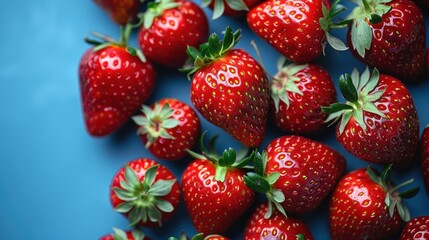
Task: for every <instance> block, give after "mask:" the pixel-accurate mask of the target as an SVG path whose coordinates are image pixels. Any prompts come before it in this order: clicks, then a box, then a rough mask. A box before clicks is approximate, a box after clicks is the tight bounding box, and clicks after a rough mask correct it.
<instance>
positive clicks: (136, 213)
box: [110, 158, 180, 226]
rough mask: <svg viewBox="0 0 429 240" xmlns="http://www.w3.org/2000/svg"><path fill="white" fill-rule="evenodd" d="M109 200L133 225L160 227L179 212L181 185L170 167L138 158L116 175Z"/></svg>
mask: <svg viewBox="0 0 429 240" xmlns="http://www.w3.org/2000/svg"><path fill="white" fill-rule="evenodd" d="M110 200H111V203H112V205H113V207H114V208H115V210H116V211H117V212H119V213H122V214H124V215H125V216H126V217H127V218H128V220H129V221H130V224H131V225H137V224H138V225H142V226H158V225H161V224H162V223H163V222H165V221H166V220H168V219H169V218H170V217H171V216H172V215H173V214H174V212H175V211H176V209H177V207H178V205H179V200H180V187H179V184H178V183H177V180H176V178H175V177H174V175H173V174H172V173H171V171H170V170H169V169H167V168H166V167H164V166H162V165H159V164H157V163H156V162H155V161H153V160H151V159H148V158H138V159H135V160H133V161H131V162H128V163H127V164H126V165H125V166H124V167H122V168H121V169H120V170H119V171H118V172H117V173H116V174H115V176H114V177H113V180H112V184H111V186H110Z"/></svg>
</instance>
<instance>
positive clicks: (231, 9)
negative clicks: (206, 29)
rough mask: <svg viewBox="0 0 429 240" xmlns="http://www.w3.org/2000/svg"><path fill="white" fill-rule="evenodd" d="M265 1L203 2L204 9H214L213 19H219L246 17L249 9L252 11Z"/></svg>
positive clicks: (213, 0)
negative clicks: (224, 16)
mask: <svg viewBox="0 0 429 240" xmlns="http://www.w3.org/2000/svg"><path fill="white" fill-rule="evenodd" d="M261 2H263V0H234V1H230V0H221V1H218V0H203V1H202V5H203V7H207V6H209V7H210V8H211V9H213V17H212V19H217V18H219V17H220V16H222V15H226V16H234V17H240V16H244V15H246V13H247V11H249V9H252V8H253V7H255V6H256V5H258V4H259V3H261Z"/></svg>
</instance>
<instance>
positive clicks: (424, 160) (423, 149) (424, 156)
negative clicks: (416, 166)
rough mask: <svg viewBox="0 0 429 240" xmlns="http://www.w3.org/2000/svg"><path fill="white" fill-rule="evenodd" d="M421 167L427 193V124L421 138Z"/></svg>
mask: <svg viewBox="0 0 429 240" xmlns="http://www.w3.org/2000/svg"><path fill="white" fill-rule="evenodd" d="M421 169H422V172H423V181H424V183H425V186H426V190H427V192H428V193H429V125H427V126H426V128H425V129H424V131H423V134H422V139H421Z"/></svg>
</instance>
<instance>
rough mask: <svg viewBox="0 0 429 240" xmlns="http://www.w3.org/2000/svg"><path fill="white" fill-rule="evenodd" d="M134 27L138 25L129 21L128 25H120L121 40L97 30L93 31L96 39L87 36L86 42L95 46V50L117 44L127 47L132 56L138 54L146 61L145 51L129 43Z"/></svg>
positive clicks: (141, 59)
mask: <svg viewBox="0 0 429 240" xmlns="http://www.w3.org/2000/svg"><path fill="white" fill-rule="evenodd" d="M133 28H136V25H133V24H131V23H128V24H127V25H125V27H124V26H119V41H117V40H115V39H114V38H112V37H109V36H107V35H104V34H101V33H97V32H93V33H92V35H93V36H94V37H95V38H96V39H92V38H88V37H85V38H84V40H85V42H86V43H88V44H91V45H93V46H94V48H93V51H94V52H96V51H99V50H101V49H104V48H106V47H109V46H117V47H122V48H125V49H126V51H127V52H128V53H129V54H131V55H132V56H137V57H138V58H139V59H140V61H142V62H146V57H145V56H144V55H143V52H142V51H141V50H140V49H138V48H135V47H132V46H129V45H128V42H129V39H130V35H131V32H132V30H133Z"/></svg>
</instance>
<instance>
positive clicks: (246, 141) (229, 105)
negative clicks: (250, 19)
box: [184, 27, 269, 147]
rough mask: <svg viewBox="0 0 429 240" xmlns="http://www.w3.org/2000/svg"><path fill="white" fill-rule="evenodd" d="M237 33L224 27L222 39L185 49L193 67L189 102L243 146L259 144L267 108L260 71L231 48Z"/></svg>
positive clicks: (244, 54) (265, 86)
mask: <svg viewBox="0 0 429 240" xmlns="http://www.w3.org/2000/svg"><path fill="white" fill-rule="evenodd" d="M240 36H241V33H240V31H239V30H237V31H236V32H234V33H233V32H232V30H231V28H230V27H227V28H226V31H225V36H224V39H223V40H220V39H219V36H218V35H217V34H216V33H213V34H212V35H211V36H210V37H209V42H208V43H206V44H203V45H201V46H200V49H199V50H197V49H196V48H194V47H189V48H188V54H189V56H190V57H191V58H192V59H193V60H194V65H193V66H190V67H188V68H185V69H184V71H187V72H188V74H189V75H191V74H194V73H195V74H194V77H193V79H192V84H191V101H192V104H193V105H194V106H195V108H196V109H197V110H198V111H199V112H200V113H201V115H202V116H203V117H204V118H205V119H207V120H208V121H209V122H210V123H212V124H214V125H216V126H218V127H220V128H222V129H224V130H225V131H226V132H228V133H229V134H231V135H232V136H233V137H234V138H235V139H237V140H238V141H240V142H241V143H242V144H243V145H245V146H247V147H256V146H258V145H260V144H261V143H262V141H263V138H264V135H265V130H266V122H267V114H268V107H269V87H268V80H267V77H266V75H265V72H264V70H263V69H262V67H261V66H260V65H259V63H258V62H257V61H256V60H255V59H253V58H252V57H251V56H250V55H249V54H248V53H247V52H245V51H244V50H242V49H232V48H233V47H234V45H235V44H236V43H237V42H238V40H239V39H240Z"/></svg>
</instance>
